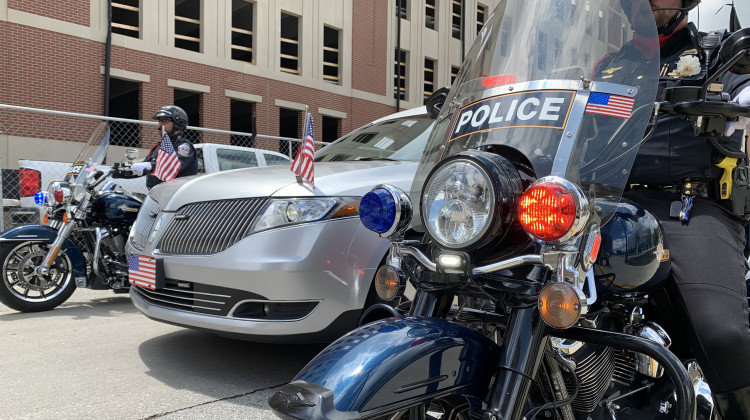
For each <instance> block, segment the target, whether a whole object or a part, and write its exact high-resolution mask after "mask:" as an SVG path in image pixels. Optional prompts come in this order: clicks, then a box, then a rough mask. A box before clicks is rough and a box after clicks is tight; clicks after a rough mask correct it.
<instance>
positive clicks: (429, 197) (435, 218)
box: [422, 159, 495, 248]
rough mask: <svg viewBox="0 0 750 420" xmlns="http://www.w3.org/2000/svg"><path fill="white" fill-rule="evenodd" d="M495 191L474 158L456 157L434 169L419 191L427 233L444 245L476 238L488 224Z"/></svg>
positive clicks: (456, 245) (459, 244)
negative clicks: (420, 191) (421, 192)
mask: <svg viewBox="0 0 750 420" xmlns="http://www.w3.org/2000/svg"><path fill="white" fill-rule="evenodd" d="M494 203H495V192H494V191H493V188H492V180H491V179H490V176H489V175H488V174H487V172H485V170H484V169H483V168H481V167H479V165H477V164H476V162H473V161H471V160H468V159H456V160H453V161H451V162H450V163H448V164H447V165H444V166H442V167H440V168H438V169H436V170H435V171H434V172H433V173H432V174H431V175H430V178H429V179H428V180H427V183H426V184H425V188H424V192H423V194H422V214H423V215H424V219H425V220H424V222H425V227H426V228H427V231H428V232H429V234H430V236H432V238H433V239H435V240H436V241H437V242H438V243H439V244H441V245H443V246H445V247H447V248H463V247H466V246H469V245H472V244H474V243H475V242H477V241H478V240H479V239H480V238H481V237H482V236H483V235H484V233H486V232H487V230H488V229H489V227H490V224H491V220H490V218H491V216H492V213H493V210H494Z"/></svg>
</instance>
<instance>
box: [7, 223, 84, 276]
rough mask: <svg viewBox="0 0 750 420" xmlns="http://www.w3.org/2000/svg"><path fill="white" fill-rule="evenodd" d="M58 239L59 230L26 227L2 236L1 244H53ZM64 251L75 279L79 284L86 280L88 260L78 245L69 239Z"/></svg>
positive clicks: (17, 228)
mask: <svg viewBox="0 0 750 420" xmlns="http://www.w3.org/2000/svg"><path fill="white" fill-rule="evenodd" d="M56 237H57V229H53V228H51V227H49V226H45V225H24V226H18V227H14V228H12V229H8V230H6V231H5V232H3V233H1V234H0V244H7V243H8V242H27V241H29V242H33V241H39V242H46V243H48V244H49V243H52V241H54V240H55V238H56ZM62 250H63V251H65V254H67V256H68V258H69V259H70V264H71V266H72V269H73V278H75V279H76V283H78V279H79V278H83V279H86V260H85V259H84V258H83V254H82V253H81V250H80V248H78V245H76V244H75V242H73V240H72V239H70V238H68V239H66V240H65V243H64V244H63V246H62Z"/></svg>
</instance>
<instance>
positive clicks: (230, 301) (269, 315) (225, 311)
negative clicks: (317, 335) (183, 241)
mask: <svg viewBox="0 0 750 420" xmlns="http://www.w3.org/2000/svg"><path fill="white" fill-rule="evenodd" d="M131 288H132V289H133V290H134V291H135V292H136V293H137V294H139V295H140V296H142V297H143V298H144V299H146V301H148V302H149V303H151V304H152V305H154V306H159V307H162V308H169V309H176V310H181V311H186V312H194V313H201V314H208V315H216V316H223V317H230V318H236V319H249V320H257V321H293V320H298V319H302V318H305V317H306V316H308V315H309V314H310V313H311V312H312V311H313V310H314V309H315V308H316V307H317V306H318V304H319V303H320V302H319V301H316V300H311V301H284V302H274V301H269V300H268V299H266V298H265V297H264V296H261V295H258V294H255V293H252V292H248V291H245V290H237V289H230V288H227V287H220V286H211V285H206V284H200V283H191V282H186V281H178V280H174V279H166V285H165V287H164V288H162V289H156V290H151V289H146V288H143V287H140V286H131ZM230 312H231V313H230Z"/></svg>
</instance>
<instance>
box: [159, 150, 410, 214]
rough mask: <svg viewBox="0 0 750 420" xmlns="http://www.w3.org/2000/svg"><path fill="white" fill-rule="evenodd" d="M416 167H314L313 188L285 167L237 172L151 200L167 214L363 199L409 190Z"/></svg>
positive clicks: (167, 187) (180, 182)
mask: <svg viewBox="0 0 750 420" xmlns="http://www.w3.org/2000/svg"><path fill="white" fill-rule="evenodd" d="M417 166H418V164H417V162H402V161H348V162H320V163H316V164H315V187H314V188H313V187H312V186H310V185H309V184H307V183H303V184H300V183H297V181H296V179H295V176H294V174H293V173H292V172H291V171H290V169H289V167H288V166H286V165H280V166H266V167H258V168H245V169H236V170H232V171H224V172H216V173H212V174H206V175H200V176H197V177H187V178H178V179H176V180H174V181H171V182H167V183H163V184H160V185H157V186H156V187H154V188H153V189H152V190H151V192H150V193H149V195H150V196H151V198H153V199H154V200H156V202H157V203H159V207H160V208H161V209H162V210H165V211H176V210H178V209H179V208H180V207H182V206H184V205H186V204H189V203H194V202H199V201H212V200H227V199H235V198H253V197H313V196H321V197H332V196H362V195H364V194H365V193H367V192H368V191H370V189H372V187H374V186H375V185H377V184H383V183H388V184H392V185H395V186H397V187H399V188H401V189H403V190H405V191H408V190H409V187H410V186H411V182H412V181H413V180H414V175H415V174H416V171H417Z"/></svg>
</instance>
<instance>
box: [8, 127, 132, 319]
mask: <svg viewBox="0 0 750 420" xmlns="http://www.w3.org/2000/svg"><path fill="white" fill-rule="evenodd" d="M109 139H110V130H109V125H108V124H107V123H105V122H102V123H100V124H99V125H98V126H97V127H96V129H95V130H94V133H93V134H92V136H91V137H90V139H89V141H88V142H87V143H86V145H85V146H84V147H83V149H82V151H81V153H80V155H79V156H78V158H77V159H76V160H75V162H74V163H73V164H72V165H71V167H70V169H69V172H68V174H67V175H66V176H65V179H64V180H63V181H55V182H52V183H50V185H49V187H48V188H47V190H46V191H40V192H38V193H37V194H36V195H35V196H34V200H35V201H36V203H37V204H39V205H41V206H42V207H43V212H44V216H43V217H44V223H45V224H43V225H24V226H19V227H15V228H12V229H9V230H6V231H5V232H2V234H0V261H2V280H1V281H0V302H2V303H3V304H5V305H6V306H8V307H10V308H12V309H15V310H17V311H20V312H40V311H46V310H50V309H53V308H55V307H57V306H58V305H60V304H62V303H63V302H65V301H66V300H67V299H68V298H69V297H70V296H71V295H72V294H73V292H74V291H75V289H76V287H85V288H90V289H111V290H113V291H114V292H122V293H126V292H127V291H128V289H129V283H128V263H127V256H126V254H125V242H126V239H127V236H128V233H129V230H130V226H131V225H132V224H133V222H134V221H135V218H136V215H137V214H138V210H139V209H140V207H141V203H142V199H139V198H137V197H135V196H134V195H132V194H128V193H125V192H124V191H123V188H122V187H120V186H119V185H118V184H117V183H115V182H113V181H112V178H113V177H118V176H119V177H128V176H131V175H132V171H130V170H129V165H130V163H132V161H133V160H134V159H136V158H137V150H135V149H129V150H128V151H127V152H126V157H125V159H124V160H123V162H118V163H115V165H113V167H111V168H110V167H105V166H102V165H103V163H104V161H105V158H106V155H107V148H108V145H109Z"/></svg>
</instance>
